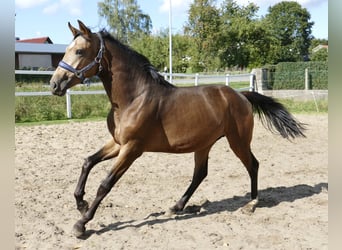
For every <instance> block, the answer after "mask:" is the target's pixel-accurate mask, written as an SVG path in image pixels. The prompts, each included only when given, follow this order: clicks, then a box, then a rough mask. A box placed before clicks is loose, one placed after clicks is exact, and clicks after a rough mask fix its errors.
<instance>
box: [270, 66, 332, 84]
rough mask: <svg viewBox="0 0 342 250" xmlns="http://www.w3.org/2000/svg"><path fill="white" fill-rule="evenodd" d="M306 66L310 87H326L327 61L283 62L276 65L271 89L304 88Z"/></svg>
mask: <svg viewBox="0 0 342 250" xmlns="http://www.w3.org/2000/svg"><path fill="white" fill-rule="evenodd" d="M306 68H307V69H308V70H309V83H310V86H311V88H312V89H327V88H328V63H327V62H283V63H279V64H277V65H276V69H275V72H274V82H273V85H272V86H273V89H275V90H276V89H304V88H305V69H306Z"/></svg>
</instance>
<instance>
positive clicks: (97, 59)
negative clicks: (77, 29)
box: [58, 33, 105, 83]
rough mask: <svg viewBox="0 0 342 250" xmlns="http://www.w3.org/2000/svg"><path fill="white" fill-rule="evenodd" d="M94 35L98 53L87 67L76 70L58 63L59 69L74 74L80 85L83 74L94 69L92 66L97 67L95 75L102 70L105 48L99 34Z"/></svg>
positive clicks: (61, 62) (68, 65) (66, 64)
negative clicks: (97, 40) (98, 45)
mask: <svg viewBox="0 0 342 250" xmlns="http://www.w3.org/2000/svg"><path fill="white" fill-rule="evenodd" d="M96 35H97V36H98V38H99V39H100V49H99V52H98V53H97V56H96V57H95V59H94V60H93V61H92V62H91V63H89V64H88V65H87V66H84V67H83V68H82V69H79V70H77V69H75V68H74V67H73V66H71V65H70V64H68V63H66V62H64V61H63V60H62V61H60V62H59V63H58V66H59V67H61V68H63V69H66V70H68V71H70V72H72V73H74V74H75V76H76V77H77V78H79V79H80V80H81V83H83V81H84V79H85V77H84V73H85V72H86V71H88V70H90V69H91V68H92V67H94V65H96V64H98V65H99V70H98V72H97V74H98V73H100V72H101V70H102V65H101V60H102V56H103V53H104V51H105V46H104V43H103V39H102V36H101V34H100V33H96Z"/></svg>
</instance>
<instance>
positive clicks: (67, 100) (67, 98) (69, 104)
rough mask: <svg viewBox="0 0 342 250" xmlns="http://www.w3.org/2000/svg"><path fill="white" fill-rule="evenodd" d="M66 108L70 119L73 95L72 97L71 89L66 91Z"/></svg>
mask: <svg viewBox="0 0 342 250" xmlns="http://www.w3.org/2000/svg"><path fill="white" fill-rule="evenodd" d="M65 96H66V106H67V117H68V119H70V118H71V117H72V116H71V95H70V89H67V91H66V95H65Z"/></svg>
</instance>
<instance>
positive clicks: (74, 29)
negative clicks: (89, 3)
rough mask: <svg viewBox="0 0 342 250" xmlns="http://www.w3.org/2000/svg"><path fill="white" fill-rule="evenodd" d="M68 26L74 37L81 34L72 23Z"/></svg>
mask: <svg viewBox="0 0 342 250" xmlns="http://www.w3.org/2000/svg"><path fill="white" fill-rule="evenodd" d="M68 26H69V29H70V30H71V33H72V34H73V35H74V37H75V36H76V35H77V34H79V33H80V31H79V30H78V29H76V28H75V27H74V26H72V25H71V24H70V22H68Z"/></svg>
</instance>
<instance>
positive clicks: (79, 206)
mask: <svg viewBox="0 0 342 250" xmlns="http://www.w3.org/2000/svg"><path fill="white" fill-rule="evenodd" d="M88 208H89V204H88V202H87V201H81V202H79V203H78V204H77V210H78V211H80V213H81V215H84V214H85V213H86V212H87V211H88Z"/></svg>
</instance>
